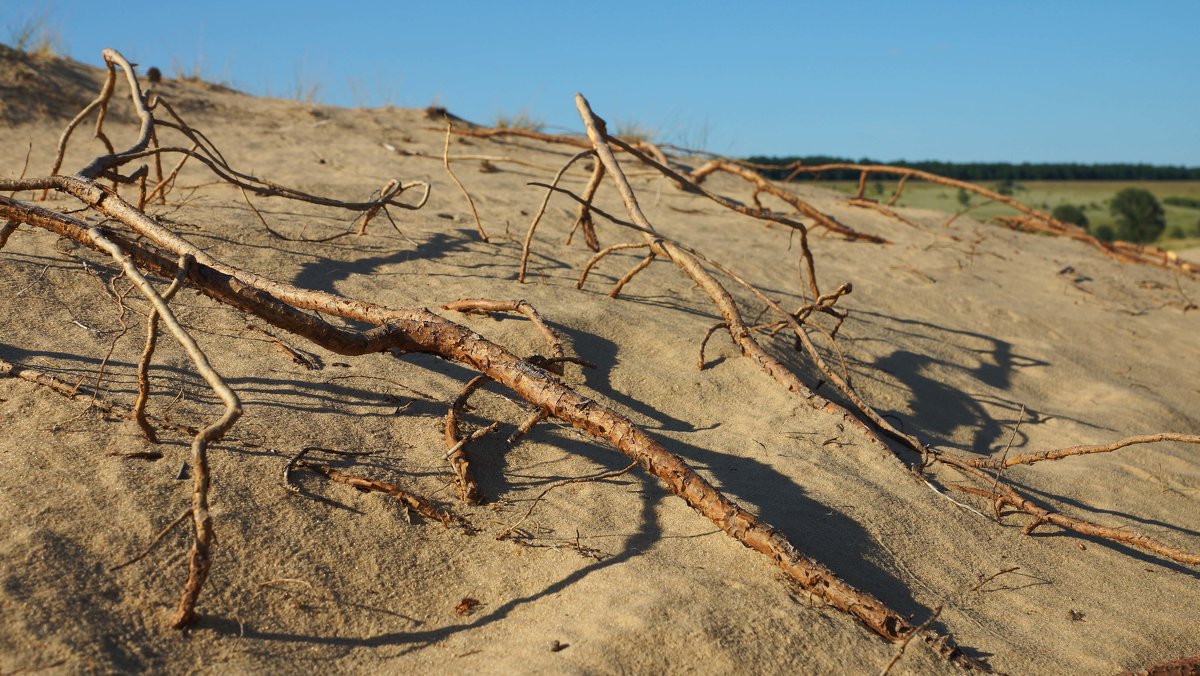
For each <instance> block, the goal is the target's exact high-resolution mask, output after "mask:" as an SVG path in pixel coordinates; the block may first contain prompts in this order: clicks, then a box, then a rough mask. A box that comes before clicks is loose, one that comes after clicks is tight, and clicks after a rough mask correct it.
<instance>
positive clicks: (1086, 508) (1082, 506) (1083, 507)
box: [1004, 475, 1200, 538]
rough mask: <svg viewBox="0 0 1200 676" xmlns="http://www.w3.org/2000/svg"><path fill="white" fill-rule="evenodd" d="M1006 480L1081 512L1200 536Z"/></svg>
mask: <svg viewBox="0 0 1200 676" xmlns="http://www.w3.org/2000/svg"><path fill="white" fill-rule="evenodd" d="M1004 481H1006V483H1009V484H1012V485H1013V486H1015V487H1016V489H1018V490H1020V491H1021V492H1024V493H1027V495H1033V496H1038V497H1042V498H1043V499H1045V501H1046V502H1057V503H1061V504H1067V505H1070V507H1073V508H1075V509H1079V510H1080V512H1090V513H1092V514H1108V515H1111V516H1118V518H1121V519H1127V520H1129V521H1136V522H1139V524H1145V525H1146V526H1154V527H1157V528H1166V530H1169V531H1175V532H1176V533H1180V534H1184V536H1192V537H1194V538H1200V531H1193V530H1190V528H1184V527H1183V526H1176V525H1175V524H1166V522H1164V521H1159V520H1157V519H1146V518H1145V516H1138V515H1136V514H1128V513H1124V512H1120V510H1116V509H1103V508H1099V507H1096V505H1092V504H1087V503H1085V502H1079V501H1078V499H1073V498H1069V497H1066V496H1061V495H1057V493H1052V492H1049V491H1044V490H1042V489H1034V487H1033V486H1030V485H1028V484H1024V483H1020V481H1014V480H1013V479H1012V478H1010V477H1008V475H1006V477H1004ZM1037 532H1038V531H1034V533H1037Z"/></svg>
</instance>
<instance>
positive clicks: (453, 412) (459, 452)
mask: <svg viewBox="0 0 1200 676" xmlns="http://www.w3.org/2000/svg"><path fill="white" fill-rule="evenodd" d="M489 381H491V378H489V377H487V376H475V377H474V378H472V379H471V380H470V381H468V382H467V384H466V386H465V387H463V389H462V392H459V394H458V397H456V398H455V399H454V403H453V404H451V405H450V410H449V411H447V412H446V448H447V449H448V450H447V451H446V459H447V460H449V461H450V467H451V468H453V469H454V478H455V481H456V483H457V484H458V497H459V499H461V500H462V501H463V502H465V503H467V504H469V505H474V504H478V503H479V501H480V500H481V497H480V495H479V484H478V483H477V482H476V481H475V476H474V475H473V474H471V459H470V457H469V456H468V455H467V448H466V446H467V442H468V441H472V440H473V439H472V435H473V434H478V433H479V432H480V430H475V432H473V433H472V434H469V435H467V437H466V438H460V437H459V436H458V419H459V416H461V415H462V412H463V410H464V409H465V408H466V407H467V399H469V398H470V397H471V395H472V394H473V393H474V392H475V390H478V389H479V388H481V387H483V386H484V385H486V384H487V383H488V382H489ZM483 429H485V430H487V429H489V428H486V427H485V428H483ZM491 429H492V430H494V429H495V427H492V428H491ZM481 436H482V435H481Z"/></svg>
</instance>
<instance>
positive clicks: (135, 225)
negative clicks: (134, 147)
mask: <svg viewBox="0 0 1200 676" xmlns="http://www.w3.org/2000/svg"><path fill="white" fill-rule="evenodd" d="M105 58H106V62H107V63H108V64H109V67H110V69H114V68H115V66H116V65H120V66H121V68H122V69H123V70H125V72H126V75H127V79H128V81H129V83H130V90H131V94H132V96H133V98H134V101H135V106H136V107H137V108H138V110H139V117H141V119H142V123H143V124H142V126H143V129H144V130H149V129H150V128H152V126H153V117H152V116H151V114H150V111H149V110H148V109H147V108H146V107H145V105H144V102H143V101H142V100H141V96H140V90H139V88H138V85H137V82H136V79H135V77H134V75H133V73H132V71H131V70H130V69H129V66H128V64H127V63H126V62H125V61H124V59H123V58H121V57H120V55H118V54H117V53H116V52H114V51H112V50H106V52H105ZM144 135H145V136H148V131H147V133H145V134H144ZM605 147H607V146H605ZM134 154H136V153H134ZM609 155H610V156H611V151H610V153H609ZM129 156H130V154H129V153H126V154H124V155H111V156H108V157H106V158H100V159H98V160H97V161H96V162H94V163H93V165H89V167H88V168H87V171H85V172H82V173H81V174H80V175H76V176H60V175H56V176H48V177H44V178H40V179H32V180H23V181H18V182H11V181H0V189H3V190H34V189H53V190H57V191H61V192H64V193H67V194H70V195H72V196H74V197H76V198H77V199H79V200H80V201H82V202H83V203H84V204H86V205H88V206H89V207H91V208H92V209H94V210H96V211H98V212H100V213H102V214H104V215H105V216H107V217H108V218H110V219H112V220H113V221H115V222H117V223H119V224H121V225H123V226H124V227H126V228H129V230H131V231H132V233H133V234H134V235H135V236H139V237H141V238H143V241H142V242H135V241H133V240H132V239H130V238H129V237H128V236H125V235H122V234H121V233H118V232H115V231H111V232H110V231H107V230H101V229H99V228H94V227H92V226H89V225H88V224H86V223H84V222H82V221H80V220H78V219H76V218H74V217H71V216H67V215H65V214H60V213H55V212H52V211H49V210H46V209H42V208H40V207H36V206H34V205H30V204H26V203H22V202H19V201H16V200H12V199H9V198H3V197H0V217H3V218H7V219H10V220H15V221H19V222H23V223H29V224H31V225H34V226H37V227H41V228H45V229H48V230H51V231H53V232H56V233H58V234H60V235H62V236H64V237H68V238H71V239H74V240H75V241H77V242H80V243H82V244H85V245H87V246H91V247H99V248H106V249H109V250H110V251H111V252H112V253H113V255H114V256H115V257H117V258H118V260H120V261H121V262H122V265H123V267H124V268H125V270H126V273H127V274H128V275H129V276H130V277H131V278H132V279H133V280H134V281H135V282H138V283H139V287H143V290H144V292H145V293H146V294H147V296H148V297H150V298H151V300H152V302H153V304H154V306H155V308H156V309H157V310H158V312H159V314H160V315H161V316H162V319H163V322H164V324H166V325H167V327H168V329H169V330H170V331H171V332H172V333H173V334H178V335H176V338H177V339H178V340H179V341H180V342H181V343H182V344H184V345H185V349H188V351H189V354H192V353H193V352H194V353H195V354H193V359H194V361H195V362H196V365H197V369H198V370H199V371H201V373H202V375H204V376H205V377H206V379H208V380H209V381H210V385H212V386H213V388H214V390H217V391H218V394H219V395H220V396H221V398H222V399H223V400H224V401H225V402H226V411H225V413H224V414H223V415H222V417H221V419H220V420H219V421H218V423H216V424H214V425H211V426H209V427H208V428H206V429H205V430H203V431H202V432H201V433H200V434H199V435H197V437H196V440H195V441H194V443H193V463H194V466H195V469H196V477H197V478H196V490H195V499H194V500H193V519H194V521H195V524H196V543H195V544H194V546H193V553H192V557H191V558H192V565H191V567H192V571H191V573H190V574H189V578H188V583H187V585H186V586H185V594H184V598H183V601H182V602H181V606H180V610H179V612H178V613H177V614H176V618H175V620H174V621H173V625H174V626H177V627H181V626H184V625H185V624H187V623H188V622H189V621H190V620H191V618H192V616H193V614H194V607H195V601H196V598H197V597H198V595H199V591H200V588H201V586H202V585H203V582H204V579H205V577H206V575H207V570H208V565H209V564H208V562H209V558H208V557H209V550H210V546H211V537H212V530H211V520H210V517H209V516H208V510H207V502H206V498H207V487H208V481H209V477H208V471H207V465H206V458H205V456H204V450H205V447H206V445H207V443H208V442H209V441H211V440H212V439H213V438H216V437H217V436H219V435H220V434H221V433H223V432H224V431H225V429H227V428H228V426H229V425H230V424H232V422H233V420H234V419H235V418H236V416H237V414H239V413H240V406H239V405H238V404H237V399H236V395H233V394H232V391H229V390H228V388H225V387H224V384H223V382H221V381H220V379H219V377H217V376H216V375H215V373H214V372H212V371H211V369H210V368H208V367H207V362H206V360H204V359H203V355H202V353H199V350H198V348H195V347H194V343H190V344H189V342H188V341H190V336H187V334H186V333H184V332H183V331H182V329H178V325H177V323H175V322H174V318H173V315H172V314H171V311H170V309H169V308H168V307H167V305H166V304H165V303H164V302H163V301H162V299H161V297H159V296H158V294H157V293H156V292H154V290H153V289H152V288H151V287H149V285H148V284H146V283H145V280H144V278H143V277H141V274H140V272H139V268H141V269H145V270H147V271H149V272H152V273H155V274H159V275H162V276H173V275H174V274H175V273H176V272H177V271H178V265H177V264H176V263H175V261H174V260H173V259H174V258H177V257H179V256H182V255H185V254H189V255H191V256H192V257H193V259H194V260H195V263H194V264H193V265H192V266H191V267H190V268H189V269H188V271H187V279H188V283H189V284H190V285H192V286H194V287H195V288H196V289H197V290H199V291H200V292H201V293H203V294H205V295H207V296H209V297H210V298H213V299H214V300H217V301H218V302H222V303H226V304H229V305H232V306H233V307H236V308H238V309H241V310H243V311H245V312H248V313H251V314H255V315H257V316H259V317H260V318H261V319H263V320H265V321H267V322H269V323H271V324H274V325H275V326H277V327H279V328H282V329H286V330H289V331H292V332H294V333H297V334H299V335H301V336H304V337H307V338H309V339H310V340H313V341H314V342H316V343H317V344H319V345H322V346H323V347H325V348H326V349H330V350H332V351H335V352H338V353H340V354H346V355H357V354H367V353H372V352H381V351H393V352H395V353H397V354H399V353H403V352H425V353H430V354H434V355H437V356H440V357H442V358H445V359H448V360H452V361H456V362H459V363H461V364H464V365H466V366H469V367H471V368H475V369H478V370H479V371H481V372H482V373H483V374H484V375H487V376H488V377H490V378H492V379H493V380H495V381H496V382H497V383H500V384H502V385H504V386H505V387H507V388H509V389H511V390H512V391H514V392H515V393H516V394H518V395H519V396H521V397H522V398H524V399H525V400H526V401H528V402H529V403H531V404H533V405H534V406H535V407H537V408H539V409H544V410H546V411H547V412H548V413H549V414H550V415H553V416H555V417H557V418H559V419H561V420H563V421H564V422H566V423H568V424H570V425H572V426H574V427H577V428H579V429H581V430H582V431H584V432H587V433H589V434H591V435H593V436H595V437H597V438H599V439H602V440H605V441H607V442H609V443H611V444H613V445H614V446H615V447H616V448H617V449H618V450H619V451H621V452H622V453H624V454H626V455H627V456H628V457H629V458H630V459H631V460H634V461H636V462H637V463H638V464H639V465H641V466H642V467H643V468H644V469H646V470H647V471H648V472H650V473H651V474H653V475H655V476H657V477H658V478H659V479H661V480H662V481H663V482H664V483H665V484H666V486H667V488H668V489H669V490H670V491H671V492H672V493H674V494H676V495H678V496H679V497H681V498H683V499H684V500H685V501H686V502H687V503H688V504H689V505H691V506H692V507H693V508H694V509H696V510H697V511H699V512H700V513H701V514H703V515H704V516H705V517H707V518H708V519H709V520H711V521H712V522H713V523H714V524H716V525H717V526H718V527H719V528H721V530H723V531H725V532H726V533H727V534H729V535H730V536H731V537H734V538H735V539H737V540H739V541H741V542H742V543H744V544H745V545H746V546H748V547H750V548H752V549H755V550H757V551H759V552H761V553H763V554H765V555H767V556H768V557H770V558H771V560H772V561H774V562H775V563H776V564H777V565H779V566H780V567H781V568H782V569H783V570H784V571H785V572H786V573H787V574H788V575H789V576H790V577H792V578H793V579H794V580H796V581H797V582H799V583H801V584H802V585H803V586H804V587H805V588H807V589H810V590H812V591H813V593H815V594H817V595H818V596H820V597H821V598H822V599H825V600H826V601H827V602H829V603H830V604H831V605H833V606H834V607H836V608H838V609H840V610H842V611H844V612H847V613H850V614H851V615H853V616H855V617H858V618H859V619H861V620H862V621H863V622H864V623H865V624H867V625H868V626H869V627H871V628H872V629H874V630H875V631H876V632H878V633H879V634H880V635H882V636H884V637H885V638H888V639H890V640H900V639H902V638H903V637H904V636H906V635H907V634H908V633H909V632H911V631H912V629H913V627H912V625H911V624H909V623H908V621H907V620H906V619H905V618H904V617H903V616H901V615H899V614H898V613H896V612H895V611H892V610H891V609H889V608H887V606H886V605H884V604H883V603H882V602H880V601H879V600H877V599H875V598H874V597H872V596H870V595H869V594H865V593H863V592H860V591H858V590H855V589H854V588H852V587H850V586H849V585H848V584H846V583H845V582H843V581H842V580H841V579H840V578H838V577H837V576H836V575H834V574H833V573H832V572H831V571H830V570H828V569H827V568H825V567H824V566H822V565H821V564H819V563H817V562H816V561H813V560H812V559H810V558H808V557H807V556H804V555H803V554H801V553H800V552H799V551H797V550H796V549H795V547H793V546H792V545H791V543H790V542H788V540H787V539H786V538H784V537H783V535H782V534H780V533H779V532H777V531H776V530H774V529H773V528H771V527H770V526H768V525H766V524H764V523H763V522H761V521H760V520H759V519H758V518H757V517H756V516H754V515H753V514H751V513H750V512H747V511H746V510H744V509H742V508H740V507H738V506H737V505H736V504H734V503H733V502H732V501H730V500H729V499H728V498H726V497H725V496H724V495H723V494H722V493H721V492H720V491H718V490H717V489H716V488H715V487H713V486H712V485H711V484H710V483H709V482H708V481H707V480H706V479H704V478H703V477H701V476H700V475H699V474H697V473H696V472H695V471H693V470H692V469H690V468H689V467H688V466H687V465H686V464H684V463H683V461H682V460H680V459H679V458H678V457H677V456H675V455H674V454H672V453H670V452H668V451H667V450H666V449H665V448H663V447H662V446H661V445H659V444H658V443H657V442H655V441H654V440H653V439H651V438H650V437H649V436H647V435H646V434H645V433H644V432H642V431H641V430H640V429H638V428H637V427H636V426H634V425H633V424H632V423H631V422H630V421H629V420H628V419H626V418H624V417H623V416H621V415H619V414H617V413H616V412H614V411H612V410H611V409H608V408H607V407H605V406H603V405H601V404H599V403H597V402H595V401H592V400H590V399H587V398H584V397H582V396H580V395H579V394H578V393H576V392H575V391H574V390H572V389H570V388H569V387H567V386H565V385H564V384H562V383H561V382H560V381H559V380H557V379H556V378H555V377H554V375H553V374H552V373H550V372H549V371H546V370H545V369H543V368H541V367H538V366H535V365H534V364H532V363H530V362H529V361H526V360H522V359H519V358H518V357H516V356H515V355H513V354H512V353H510V352H508V351H507V350H505V349H504V348H502V347H500V346H499V345H496V344H495V343H491V342H489V341H487V340H485V339H483V338H481V337H479V336H478V335H477V334H475V333H474V332H472V331H470V330H469V329H466V328H465V327H462V326H459V325H457V324H454V323H452V322H449V321H447V320H445V319H443V318H441V317H439V316H437V315H435V314H433V313H430V312H428V311H426V310H393V309H389V308H385V307H382V306H379V305H374V304H371V303H366V302H363V301H358V300H353V299H349V298H345V297H342V296H337V295H335V294H330V293H324V292H318V291H313V290H306V289H300V288H297V287H294V286H290V285H287V284H282V283H279V282H274V281H271V280H269V279H266V278H264V277H261V276H259V275H256V274H254V273H251V272H248V271H245V270H239V269H237V268H234V267H231V266H229V265H226V264H224V263H222V262H220V261H218V260H217V259H215V258H214V257H212V256H211V255H209V254H208V253H207V252H205V251H203V250H201V249H198V248H197V247H195V246H193V245H192V244H190V243H188V242H187V241H185V240H183V239H182V238H180V237H179V236H177V235H175V234H174V233H172V232H170V231H168V230H166V229H165V228H163V227H162V226H161V225H160V224H159V223H157V222H155V221H154V220H152V219H150V218H148V217H147V216H146V215H145V214H144V213H142V212H141V211H139V210H137V209H136V208H135V207H133V206H132V205H130V204H129V203H127V202H125V201H124V200H122V199H121V198H120V197H119V196H118V195H116V194H115V193H112V192H109V191H106V190H104V189H103V188H101V187H100V186H98V185H97V184H96V183H95V182H94V181H93V180H91V178H90V176H91V175H95V174H94V173H93V174H89V172H91V171H93V170H94V169H95V167H97V166H99V167H102V168H103V169H104V170H112V169H114V168H116V167H118V166H120V165H121V164H122V163H123V162H124V161H128V158H129ZM609 168H610V169H611V166H610V167H609ZM95 173H99V171H96V172H95ZM659 246H662V247H663V251H664V252H669V255H670V254H675V255H676V256H680V255H682V254H684V253H686V252H684V251H683V250H682V249H678V248H677V247H675V246H674V245H671V244H666V245H659ZM705 275H707V273H705ZM701 278H702V279H703V277H701ZM321 315H329V316H332V317H337V318H342V319H353V320H356V321H360V322H365V323H368V324H370V325H373V326H374V327H375V328H373V329H370V330H368V331H357V330H354V329H350V328H346V327H344V326H340V325H335V324H333V323H330V322H328V321H326V320H325V319H324V318H322V317H321ZM739 319H740V318H739ZM177 329H178V330H177Z"/></svg>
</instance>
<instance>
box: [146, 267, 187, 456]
mask: <svg viewBox="0 0 1200 676" xmlns="http://www.w3.org/2000/svg"><path fill="white" fill-rule="evenodd" d="M191 263H192V258H191V256H188V255H184V256H180V257H179V271H178V272H176V273H175V279H174V280H172V281H171V286H169V287H167V290H166V291H164V292H163V294H162V299H163V301H165V302H167V303H170V302H171V299H172V298H174V297H175V292H177V291H179V288H180V287H181V286H183V281H184V279H186V278H187V269H188V266H189V265H191ZM157 344H158V311H157V310H155V309H151V310H150V316H149V317H147V318H146V346H145V347H144V348H143V349H142V357H141V359H139V360H138V370H137V381H138V396H137V399H136V400H134V402H133V414H132V415H133V419H134V421H135V422H137V425H138V427H139V428H141V430H142V434H143V435H145V437H146V439H147V440H148V441H149V442H150V443H153V444H157V443H158V436H157V435H156V434H155V433H154V428H153V427H151V426H150V423H149V422H148V421H147V420H146V402H148V401H149V400H150V359H151V358H152V357H153V356H154V347H155V346H156V345H157Z"/></svg>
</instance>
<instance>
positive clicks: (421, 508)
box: [297, 460, 470, 529]
mask: <svg viewBox="0 0 1200 676" xmlns="http://www.w3.org/2000/svg"><path fill="white" fill-rule="evenodd" d="M297 464H299V465H301V466H303V467H307V468H308V469H311V470H313V471H314V472H318V473H320V474H322V475H324V476H325V477H326V478H328V479H329V480H330V481H335V482H337V483H342V484H346V485H347V486H352V487H354V488H357V489H358V490H360V491H368V492H375V493H384V494H386V495H390V496H392V497H393V498H396V499H397V500H399V501H400V502H401V504H403V505H404V506H405V508H406V509H411V510H412V511H414V512H416V513H417V514H420V515H421V516H423V517H425V518H427V519H432V520H434V521H437V522H438V523H440V524H442V526H443V527H446V528H449V527H450V526H451V524H453V525H456V526H461V527H463V528H467V529H469V528H470V526H469V524H467V521H466V520H465V519H463V518H462V517H460V516H457V515H455V514H453V513H451V512H449V511H447V510H445V509H441V508H440V507H438V506H437V505H435V504H434V503H433V501H432V500H430V499H429V498H426V497H423V496H420V495H417V494H416V493H412V492H409V491H406V490H404V489H403V488H400V487H399V486H397V485H396V484H391V483H388V482H386V481H378V480H376V479H368V478H366V477H361V476H355V475H353V474H346V473H345V472H342V471H341V470H338V469H335V468H333V467H330V466H329V465H320V464H317V463H314V462H308V461H306V460H302V461H300V462H299V463H297Z"/></svg>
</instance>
